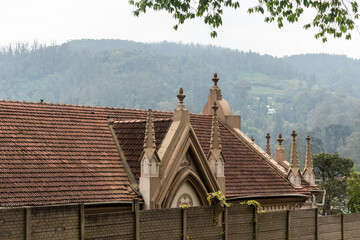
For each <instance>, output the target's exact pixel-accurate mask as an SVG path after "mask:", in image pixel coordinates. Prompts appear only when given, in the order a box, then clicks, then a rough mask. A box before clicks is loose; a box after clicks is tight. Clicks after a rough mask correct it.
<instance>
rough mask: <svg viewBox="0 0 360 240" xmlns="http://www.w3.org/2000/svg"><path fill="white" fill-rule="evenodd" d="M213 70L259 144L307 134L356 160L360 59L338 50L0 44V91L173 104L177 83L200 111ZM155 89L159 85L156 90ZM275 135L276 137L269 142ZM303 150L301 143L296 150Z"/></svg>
mask: <svg viewBox="0 0 360 240" xmlns="http://www.w3.org/2000/svg"><path fill="white" fill-rule="evenodd" d="M214 72H217V73H218V75H219V77H220V82H219V84H220V86H221V88H222V90H223V95H224V97H225V98H226V100H227V101H228V102H229V104H230V106H231V107H232V109H233V112H234V113H236V114H240V115H241V116H242V129H243V131H244V132H246V133H247V134H248V135H250V136H251V135H253V136H254V137H255V139H256V142H257V143H258V144H259V145H260V146H261V147H264V144H265V138H264V136H265V135H266V133H267V132H269V133H271V135H272V136H273V140H274V139H275V138H276V136H277V134H278V133H279V132H281V133H283V135H284V136H286V139H287V140H288V139H290V137H289V136H288V135H289V134H290V132H291V130H292V129H296V130H297V131H298V133H299V144H300V148H301V146H302V145H304V143H305V141H304V139H305V135H306V134H311V135H312V136H313V137H314V138H313V145H314V146H313V151H314V152H315V153H316V152H321V151H327V152H331V153H332V152H335V151H339V152H340V153H343V155H345V156H349V157H350V156H351V157H352V158H355V159H354V160H355V161H357V162H358V163H360V153H358V152H356V151H360V150H356V149H355V150H354V147H351V146H354V144H355V145H356V141H360V139H359V138H360V136H359V135H360V134H359V132H360V110H359V109H360V84H359V79H360V61H359V60H353V59H349V58H346V57H345V56H335V55H326V54H320V55H298V56H290V57H285V58H275V57H272V56H268V55H260V54H257V53H253V52H240V51H236V50H231V49H225V48H219V47H214V46H203V45H185V44H176V43H168V42H162V43H153V44H145V43H137V42H131V41H122V40H76V41H70V42H68V43H66V44H63V45H61V46H56V45H53V46H43V45H36V46H35V45H34V44H33V45H29V44H27V43H19V44H16V45H15V46H9V47H7V48H3V49H2V51H1V52H0V84H1V88H0V98H2V99H11V100H26V101H39V100H40V99H44V100H45V101H46V102H56V103H71V104H82V105H95V106H114V107H115V106H118V107H129V108H144V109H146V108H153V109H161V110H172V109H173V108H174V107H175V106H176V102H177V99H176V97H175V96H176V93H177V91H178V88H179V87H180V86H181V87H183V88H184V90H185V93H186V95H187V98H186V100H185V102H186V106H187V107H188V108H189V109H190V111H192V112H201V110H202V107H203V105H204V103H205V101H206V99H207V95H208V91H209V88H210V87H211V85H212V82H211V78H212V75H213V73H214ZM159 89H160V90H159ZM275 144H276V142H275V141H272V149H274V146H275ZM302 154H303V151H300V157H302Z"/></svg>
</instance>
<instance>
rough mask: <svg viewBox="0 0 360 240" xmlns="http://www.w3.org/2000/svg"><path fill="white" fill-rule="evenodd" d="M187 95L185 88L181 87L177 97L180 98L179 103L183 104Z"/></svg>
mask: <svg viewBox="0 0 360 240" xmlns="http://www.w3.org/2000/svg"><path fill="white" fill-rule="evenodd" d="M185 97H186V95H185V94H184V90H183V88H182V87H181V88H180V89H179V94H178V95H177V98H178V99H179V103H180V104H183V101H184V98H185Z"/></svg>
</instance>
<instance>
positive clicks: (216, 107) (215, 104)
mask: <svg viewBox="0 0 360 240" xmlns="http://www.w3.org/2000/svg"><path fill="white" fill-rule="evenodd" d="M218 108H219V106H218V105H217V103H216V102H214V104H213V105H212V109H213V110H214V115H216V111H217V110H218Z"/></svg>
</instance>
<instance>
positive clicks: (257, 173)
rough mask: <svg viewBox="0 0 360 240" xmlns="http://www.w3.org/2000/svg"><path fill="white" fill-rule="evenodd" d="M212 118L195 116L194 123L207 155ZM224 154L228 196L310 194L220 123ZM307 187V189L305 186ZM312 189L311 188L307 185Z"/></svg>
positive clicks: (193, 117)
mask: <svg viewBox="0 0 360 240" xmlns="http://www.w3.org/2000/svg"><path fill="white" fill-rule="evenodd" d="M211 122H212V118H211V116H205V115H192V118H191V124H192V126H193V128H194V130H195V133H196V136H197V137H198V139H199V141H200V144H201V146H202V148H203V150H204V152H205V154H208V151H209V147H210V130H209V129H211ZM219 127H220V135H221V141H222V152H223V155H224V158H225V176H226V196H227V197H237V196H249V195H252V196H254V195H273V194H309V192H308V191H307V189H295V188H293V187H292V186H291V185H290V183H288V182H287V181H286V180H284V179H283V178H282V177H281V176H280V175H279V173H278V172H276V171H275V170H274V169H273V168H272V167H271V166H270V165H269V164H268V163H267V162H265V160H263V159H262V158H260V157H259V156H258V155H257V154H256V153H254V152H253V151H251V150H250V149H249V148H248V147H247V146H246V145H245V144H244V143H243V142H241V141H240V140H239V139H238V138H237V137H236V136H235V135H234V134H233V133H231V131H229V130H228V129H227V128H226V127H224V126H223V125H222V124H221V123H219ZM304 186H308V185H307V184H306V183H304ZM308 187H309V186H308Z"/></svg>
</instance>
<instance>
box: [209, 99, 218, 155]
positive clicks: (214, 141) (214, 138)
mask: <svg viewBox="0 0 360 240" xmlns="http://www.w3.org/2000/svg"><path fill="white" fill-rule="evenodd" d="M218 108H219V106H218V105H217V104H216V102H214V104H213V106H212V109H213V110H214V115H213V120H212V126H211V139H210V149H220V150H221V138H220V129H219V126H218V119H217V114H216V111H217V109H218Z"/></svg>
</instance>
